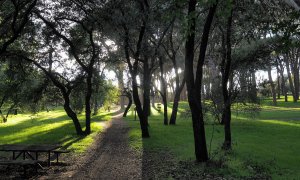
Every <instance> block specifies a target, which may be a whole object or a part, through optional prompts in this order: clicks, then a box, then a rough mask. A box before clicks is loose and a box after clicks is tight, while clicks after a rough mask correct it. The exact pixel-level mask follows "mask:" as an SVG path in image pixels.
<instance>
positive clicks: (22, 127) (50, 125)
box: [0, 108, 111, 152]
mask: <svg viewBox="0 0 300 180" xmlns="http://www.w3.org/2000/svg"><path fill="white" fill-rule="evenodd" d="M79 119H80V123H81V125H82V127H84V125H85V121H84V114H82V115H79ZM109 119H111V116H110V113H105V112H100V114H99V115H97V116H93V117H92V123H91V129H92V133H91V134H90V135H88V136H84V137H82V136H78V135H76V132H75V127H74V125H73V122H72V120H71V119H70V118H69V117H68V116H67V115H66V113H65V111H64V110H63V109H62V108H58V109H55V110H53V111H49V112H46V111H45V112H40V113H38V114H36V115H32V114H18V115H14V116H10V117H9V118H8V122H7V123H0V144H61V145H62V146H63V147H64V148H67V149H70V150H72V151H74V152H84V151H85V150H86V148H87V147H88V146H89V145H90V144H91V143H92V142H93V140H94V137H95V135H97V134H98V133H100V132H101V131H102V129H103V123H104V122H105V121H107V120H109ZM83 129H84V128H83Z"/></svg>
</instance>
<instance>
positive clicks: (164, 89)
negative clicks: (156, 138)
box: [159, 57, 168, 125]
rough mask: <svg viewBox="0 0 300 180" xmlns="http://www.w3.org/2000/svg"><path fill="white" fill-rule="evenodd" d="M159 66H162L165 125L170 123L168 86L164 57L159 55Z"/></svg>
mask: <svg viewBox="0 0 300 180" xmlns="http://www.w3.org/2000/svg"><path fill="white" fill-rule="evenodd" d="M159 67H160V83H161V97H162V101H163V104H164V125H168V103H167V87H166V81H165V78H164V64H163V60H162V57H159Z"/></svg>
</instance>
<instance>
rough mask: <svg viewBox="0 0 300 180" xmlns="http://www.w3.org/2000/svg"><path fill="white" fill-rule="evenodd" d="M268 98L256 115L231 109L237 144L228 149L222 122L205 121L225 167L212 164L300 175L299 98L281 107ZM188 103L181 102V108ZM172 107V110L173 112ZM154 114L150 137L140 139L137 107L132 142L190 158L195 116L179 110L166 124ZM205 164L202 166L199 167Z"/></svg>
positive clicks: (228, 171)
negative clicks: (172, 122)
mask: <svg viewBox="0 0 300 180" xmlns="http://www.w3.org/2000/svg"><path fill="white" fill-rule="evenodd" d="M270 104H271V101H270V100H264V101H263V102H262V110H261V112H260V113H259V115H258V116H257V117H256V118H254V119H253V118H250V117H247V116H245V115H242V114H238V115H237V114H236V113H233V115H232V118H233V120H232V138H233V144H234V145H233V150H232V151H231V152H229V153H227V155H225V153H224V152H223V151H222V150H221V148H220V147H221V144H222V142H223V137H224V136H223V132H224V131H223V126H221V125H212V123H208V124H207V125H206V139H207V145H208V149H209V153H210V157H211V158H212V159H213V161H218V162H219V161H222V162H223V163H224V166H222V168H218V169H216V168H214V169H211V171H213V172H214V173H217V174H220V175H222V176H225V177H231V178H232V177H233V178H236V179H244V178H247V177H248V178H249V177H254V176H255V175H257V174H262V175H265V177H269V176H271V177H272V179H299V178H300V155H299V150H300V141H299V139H300V119H299V118H300V103H293V102H288V103H285V102H282V100H280V101H279V103H278V106H277V107H273V106H271V105H270ZM187 107H188V105H187V103H186V102H183V103H181V104H180V112H181V113H182V112H184V109H186V108H187ZM170 111H171V109H170V110H169V112H170ZM153 112H154V113H153V115H152V116H151V117H150V120H149V123H150V127H149V128H150V136H151V137H150V138H149V139H143V140H142V139H141V138H140V129H139V123H138V121H134V120H133V119H134V118H133V113H129V117H128V118H127V120H128V122H129V124H130V126H131V127H132V128H131V131H130V134H129V138H130V143H131V146H132V147H133V148H135V149H137V150H139V151H143V150H155V151H158V152H160V151H161V152H162V151H165V150H168V151H170V152H171V153H172V154H173V155H174V157H175V158H176V160H178V161H192V160H194V159H195V157H194V145H193V136H192V125H191V119H190V118H189V117H186V115H184V116H183V115H180V113H179V116H178V117H179V118H178V120H177V125H176V126H164V125H163V116H162V114H161V113H157V112H156V111H155V110H153ZM201 167H202V166H199V168H201Z"/></svg>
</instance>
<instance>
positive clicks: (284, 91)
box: [278, 59, 288, 102]
mask: <svg viewBox="0 0 300 180" xmlns="http://www.w3.org/2000/svg"><path fill="white" fill-rule="evenodd" d="M278 64H279V66H278V70H279V74H280V77H281V91H282V95H284V101H285V102H288V97H287V90H286V86H285V80H284V74H283V72H284V67H283V64H282V63H281V61H280V59H278Z"/></svg>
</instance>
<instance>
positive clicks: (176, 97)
mask: <svg viewBox="0 0 300 180" xmlns="http://www.w3.org/2000/svg"><path fill="white" fill-rule="evenodd" d="M178 79H179V78H178ZM184 86H185V78H183V80H182V83H181V85H179V87H178V86H177V85H176V91H175V95H174V100H173V107H172V114H171V118H170V125H175V124H176V119H177V112H178V105H179V100H180V94H181V92H182V89H183V87H184Z"/></svg>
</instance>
